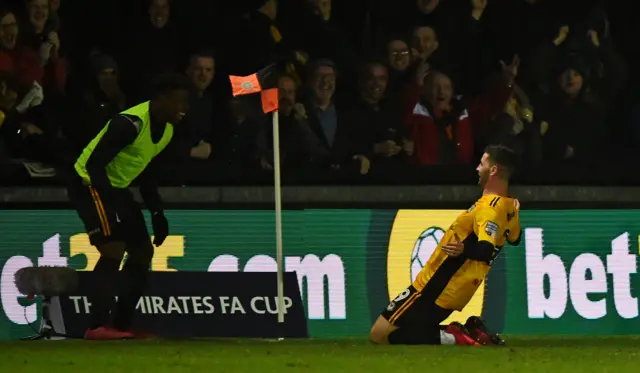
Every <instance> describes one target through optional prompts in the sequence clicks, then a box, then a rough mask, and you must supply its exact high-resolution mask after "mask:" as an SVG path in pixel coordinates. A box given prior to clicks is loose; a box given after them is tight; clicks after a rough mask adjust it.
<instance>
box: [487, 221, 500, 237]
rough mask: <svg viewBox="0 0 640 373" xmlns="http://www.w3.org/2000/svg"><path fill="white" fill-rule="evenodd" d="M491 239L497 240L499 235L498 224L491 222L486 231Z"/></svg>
mask: <svg viewBox="0 0 640 373" xmlns="http://www.w3.org/2000/svg"><path fill="white" fill-rule="evenodd" d="M484 231H485V232H486V233H487V234H488V235H489V236H491V238H496V235H497V234H498V224H496V223H494V222H492V221H490V222H488V223H487V227H486V228H485V230H484Z"/></svg>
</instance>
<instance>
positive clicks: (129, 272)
mask: <svg viewBox="0 0 640 373" xmlns="http://www.w3.org/2000/svg"><path fill="white" fill-rule="evenodd" d="M122 274H123V276H124V279H123V280H124V283H123V286H122V289H121V291H120V295H119V296H118V305H117V306H116V312H115V318H114V321H113V326H114V327H115V328H116V329H119V330H125V331H126V330H129V329H130V328H131V322H132V321H133V314H134V312H135V309H136V305H137V303H138V300H140V297H141V296H142V293H143V292H144V290H145V288H146V286H147V278H148V275H149V264H140V263H135V262H132V261H130V260H127V262H126V263H125V265H124V268H123V269H122Z"/></svg>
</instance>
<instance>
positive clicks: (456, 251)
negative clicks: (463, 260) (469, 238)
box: [442, 233, 464, 257]
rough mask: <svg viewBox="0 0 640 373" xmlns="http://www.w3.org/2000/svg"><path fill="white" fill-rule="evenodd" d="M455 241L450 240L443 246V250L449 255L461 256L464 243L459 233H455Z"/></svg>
mask: <svg viewBox="0 0 640 373" xmlns="http://www.w3.org/2000/svg"><path fill="white" fill-rule="evenodd" d="M454 239H455V241H453V242H449V243H447V244H446V245H444V246H442V251H444V253H445V254H447V255H449V256H453V257H456V256H459V255H460V254H462V252H463V251H464V244H463V243H462V242H460V237H458V234H455V233H454Z"/></svg>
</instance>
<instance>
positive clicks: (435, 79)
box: [405, 56, 519, 165]
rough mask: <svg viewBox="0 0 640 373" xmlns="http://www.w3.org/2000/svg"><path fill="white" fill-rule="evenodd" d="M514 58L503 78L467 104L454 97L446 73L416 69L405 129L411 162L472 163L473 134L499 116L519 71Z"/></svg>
mask: <svg viewBox="0 0 640 373" xmlns="http://www.w3.org/2000/svg"><path fill="white" fill-rule="evenodd" d="M518 65H519V59H518V57H517V56H516V57H515V58H514V60H513V62H512V63H511V65H508V66H507V65H505V64H504V63H503V64H502V66H503V79H501V80H500V82H499V83H498V84H495V85H493V86H492V87H491V89H489V90H488V91H487V92H486V93H485V94H482V95H480V96H478V97H475V98H473V99H472V100H470V101H469V102H465V101H463V100H462V99H461V98H460V97H456V96H455V95H454V86H453V83H452V81H451V79H450V78H449V76H447V75H446V74H445V73H443V72H440V71H434V70H431V71H429V68H428V65H426V64H425V65H423V66H422V67H420V68H419V69H418V72H417V81H416V83H415V84H414V85H413V86H412V87H410V88H409V92H408V97H407V103H408V104H409V105H408V106H407V107H406V110H407V111H406V115H405V126H406V128H407V131H408V133H409V134H410V135H411V139H412V140H413V141H414V144H415V150H414V155H413V161H414V162H415V163H417V164H421V165H437V164H471V163H473V161H474V159H473V157H474V142H475V140H474V131H477V130H479V128H478V126H481V125H482V124H483V123H486V122H488V121H489V120H490V119H491V118H492V117H493V116H494V115H496V114H498V113H500V112H501V111H502V110H503V108H504V106H505V104H506V102H507V100H508V99H509V97H510V96H511V93H512V84H513V80H514V78H515V76H516V75H517V72H518Z"/></svg>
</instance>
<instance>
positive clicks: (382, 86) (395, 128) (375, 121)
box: [346, 62, 413, 170]
mask: <svg viewBox="0 0 640 373" xmlns="http://www.w3.org/2000/svg"><path fill="white" fill-rule="evenodd" d="M387 81H388V69H387V67H386V66H385V65H383V64H382V63H379V62H369V63H367V64H365V65H364V66H363V68H362V71H361V73H360V101H359V102H358V104H357V105H356V106H355V107H354V108H353V109H352V110H351V111H350V112H349V114H348V115H347V117H346V118H347V123H349V125H350V126H351V127H352V131H353V134H352V135H351V139H352V141H353V144H352V148H353V149H355V150H356V151H357V152H358V153H360V154H365V155H366V156H367V157H368V158H369V159H371V161H372V162H373V164H374V165H375V166H376V168H378V167H380V166H383V167H382V168H383V169H384V168H386V167H385V166H393V165H396V166H397V164H398V162H403V161H405V160H406V157H407V155H412V154H413V143H412V142H411V141H408V140H407V139H406V138H405V136H404V135H403V133H404V129H403V126H402V115H401V113H400V112H398V111H395V110H393V107H390V106H389V105H388V101H385V100H384V99H383V98H384V95H385V91H386V88H387ZM387 170H388V169H387Z"/></svg>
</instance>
